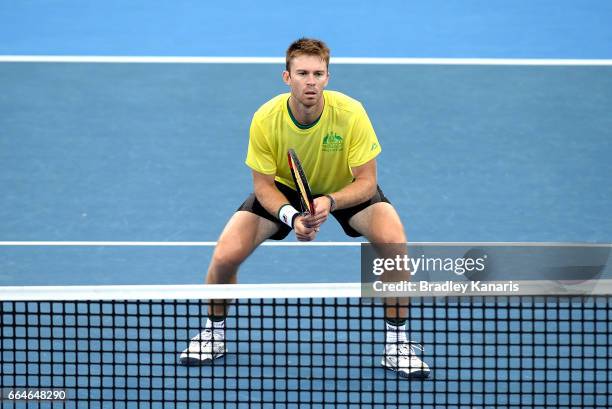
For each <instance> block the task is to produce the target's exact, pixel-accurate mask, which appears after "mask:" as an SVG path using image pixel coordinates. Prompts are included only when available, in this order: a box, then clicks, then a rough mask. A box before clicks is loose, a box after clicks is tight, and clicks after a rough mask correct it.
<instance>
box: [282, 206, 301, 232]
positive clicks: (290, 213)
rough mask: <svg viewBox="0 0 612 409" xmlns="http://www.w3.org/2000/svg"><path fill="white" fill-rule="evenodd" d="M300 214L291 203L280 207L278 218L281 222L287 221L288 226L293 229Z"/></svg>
mask: <svg viewBox="0 0 612 409" xmlns="http://www.w3.org/2000/svg"><path fill="white" fill-rule="evenodd" d="M299 214H300V212H298V211H297V210H296V209H295V207H293V206H291V205H290V204H285V205H282V206H281V208H280V209H278V218H279V219H280V221H281V222H283V223H285V224H286V225H287V226H289V227H290V228H292V229H293V220H294V219H295V218H296V217H297V216H298V215H299Z"/></svg>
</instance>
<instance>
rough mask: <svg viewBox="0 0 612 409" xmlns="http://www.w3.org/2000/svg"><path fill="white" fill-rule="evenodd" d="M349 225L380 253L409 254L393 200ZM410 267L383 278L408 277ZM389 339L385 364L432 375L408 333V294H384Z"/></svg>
mask: <svg viewBox="0 0 612 409" xmlns="http://www.w3.org/2000/svg"><path fill="white" fill-rule="evenodd" d="M349 224H350V226H351V227H352V228H353V229H355V230H356V231H357V232H359V233H361V234H362V235H363V236H364V237H365V238H366V239H368V241H369V242H370V243H372V245H373V246H374V250H375V251H376V252H377V254H378V256H379V257H383V258H392V259H394V258H395V257H396V256H400V257H403V256H404V255H406V254H407V246H406V234H405V232H404V226H403V225H402V222H401V220H400V218H399V215H398V214H397V212H396V211H395V209H394V208H393V206H392V205H391V204H390V203H386V202H378V203H374V204H372V205H371V206H368V207H366V208H365V209H363V210H361V211H360V212H358V213H356V214H355V215H354V216H353V217H351V218H350V219H349ZM409 279H410V272H409V271H389V272H385V276H383V280H385V281H401V280H409ZM384 301H385V304H386V305H385V321H386V341H385V353H384V356H383V359H382V365H383V366H385V367H387V368H389V369H391V370H394V371H397V372H398V373H399V374H400V375H402V376H406V377H410V378H424V377H427V376H429V372H430V370H429V366H427V364H426V363H424V362H423V361H421V360H420V359H419V358H418V357H417V356H416V353H415V352H414V349H413V348H414V347H415V345H414V344H412V343H411V342H410V341H409V340H408V339H407V337H406V327H405V322H406V320H407V318H408V306H409V299H408V298H393V297H388V298H385V300H384Z"/></svg>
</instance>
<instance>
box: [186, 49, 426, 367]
mask: <svg viewBox="0 0 612 409" xmlns="http://www.w3.org/2000/svg"><path fill="white" fill-rule="evenodd" d="M329 56H330V53H329V49H328V48H327V46H326V45H325V43H323V42H322V41H319V40H314V39H307V38H302V39H299V40H297V41H295V42H294V43H293V44H291V45H290V46H289V48H288V49H287V53H286V69H285V71H284V72H283V74H282V76H283V81H284V82H285V83H286V84H287V85H288V86H289V89H290V92H289V93H286V94H281V95H278V96H276V97H274V98H272V99H271V100H270V101H268V102H266V103H265V104H264V105H262V106H261V107H260V108H259V109H258V110H257V112H255V114H254V116H253V120H252V122H251V128H250V135H249V146H248V151H247V157H246V164H247V166H249V167H250V168H251V170H252V174H253V189H254V193H253V194H251V195H250V196H249V197H248V198H247V199H246V201H245V202H244V203H242V205H241V206H240V207H239V208H238V210H237V211H236V213H234V215H233V216H232V217H231V218H230V220H229V222H228V223H227V225H226V226H225V229H224V230H223V232H222V233H221V237H220V238H219V240H218V243H217V246H216V248H215V251H214V254H213V257H212V260H211V263H210V266H209V269H208V275H207V278H206V282H207V283H210V284H221V283H236V282H237V272H238V268H239V267H240V265H241V264H242V262H243V261H245V259H246V258H247V257H248V256H249V255H250V254H251V253H252V252H253V251H254V250H255V249H256V248H257V247H258V246H259V245H260V244H261V243H262V242H264V241H265V240H267V239H273V240H282V239H284V238H285V237H286V236H287V235H288V234H289V233H290V232H291V231H292V230H293V231H294V232H295V235H296V237H297V239H298V240H300V241H311V240H314V239H315V238H316V235H317V232H318V231H319V229H320V227H321V226H322V225H323V223H325V221H326V220H327V218H328V216H329V215H330V214H331V215H332V216H334V217H335V219H336V220H337V221H338V222H339V223H340V225H341V226H342V228H343V229H344V232H345V233H346V234H347V235H348V236H350V237H358V236H364V237H366V238H367V239H368V240H369V241H370V242H371V243H377V244H384V243H406V236H405V234H404V228H403V226H402V222H401V221H400V218H399V216H398V214H397V213H396V211H395V209H394V208H393V206H392V205H391V204H390V202H389V200H388V199H387V198H386V197H385V195H384V194H383V192H382V190H381V189H380V187H379V186H378V184H377V178H376V157H377V156H378V154H379V153H380V152H381V147H380V144H379V142H378V139H377V137H376V134H375V132H374V129H373V127H372V124H371V123H370V120H369V118H368V115H367V114H366V111H365V109H364V108H363V106H362V105H361V104H360V103H359V102H358V101H356V100H354V99H352V98H350V97H348V96H346V95H343V94H341V93H340V92H335V91H326V90H325V87H326V86H327V83H328V81H329V71H328V66H329ZM289 148H294V149H295V150H296V152H297V153H298V155H299V156H300V159H301V161H302V165H303V167H304V170H305V173H306V175H307V177H308V180H309V183H310V187H311V190H312V192H313V195H314V196H315V199H314V206H315V212H314V214H301V213H300V212H299V211H298V210H297V208H299V206H300V205H299V203H300V202H299V197H298V194H297V192H296V191H295V187H294V183H293V180H292V176H291V171H290V169H289V166H288V163H287V150H288V149H289ZM386 311H387V312H386V346H385V351H384V354H383V359H382V365H383V366H385V367H386V368H388V369H391V370H394V371H397V372H399V374H400V375H402V376H406V377H427V376H428V375H429V367H428V366H427V364H426V363H424V362H423V361H421V359H419V357H418V356H417V354H416V353H415V348H417V347H416V346H415V344H413V343H412V342H410V341H409V340H408V339H407V337H406V331H405V321H406V317H407V311H408V310H407V308H392V307H389V306H387V308H386ZM226 314H227V311H226V304H225V303H217V304H214V303H211V306H210V308H209V318H208V320H207V322H206V324H205V329H204V331H203V332H202V333H200V334H198V335H197V336H196V337H194V338H193V339H192V340H191V342H190V344H189V346H188V348H187V349H185V350H184V351H183V352H182V353H181V355H180V361H181V363H183V364H186V365H199V364H205V363H210V362H212V360H213V359H216V358H219V357H221V356H222V355H223V354H224V353H225V342H224V338H225V337H224V335H225V330H224V329H225V317H226Z"/></svg>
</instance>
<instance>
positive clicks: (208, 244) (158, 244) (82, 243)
mask: <svg viewBox="0 0 612 409" xmlns="http://www.w3.org/2000/svg"><path fill="white" fill-rule="evenodd" d="M364 243H366V242H359V241H318V242H317V241H315V242H297V241H286V242H284V241H279V242H277V241H266V242H264V243H263V244H262V246H265V247H359V246H360V245H361V244H364ZM408 244H409V245H410V246H440V247H443V246H449V247H450V246H454V247H460V246H496V247H501V246H507V247H603V248H606V247H607V248H612V244H611V243H562V242H503V241H501V242H475V241H474V242H433V241H422V242H410V243H408ZM216 245H217V242H216V241H0V247H96V246H99V247H214V246H216Z"/></svg>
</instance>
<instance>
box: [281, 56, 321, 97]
mask: <svg viewBox="0 0 612 409" xmlns="http://www.w3.org/2000/svg"><path fill="white" fill-rule="evenodd" d="M289 70H290V71H284V72H283V80H284V81H285V84H287V85H289V87H290V88H291V96H292V97H293V98H295V99H297V100H298V102H300V103H301V104H302V105H304V106H306V107H311V106H315V105H317V104H319V103H320V102H321V97H322V96H323V89H325V87H326V86H327V82H328V81H329V73H328V72H327V66H326V65H325V61H323V60H322V59H321V58H320V57H318V56H316V55H300V56H297V57H294V58H293V59H292V60H291V63H290V64H289Z"/></svg>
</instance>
